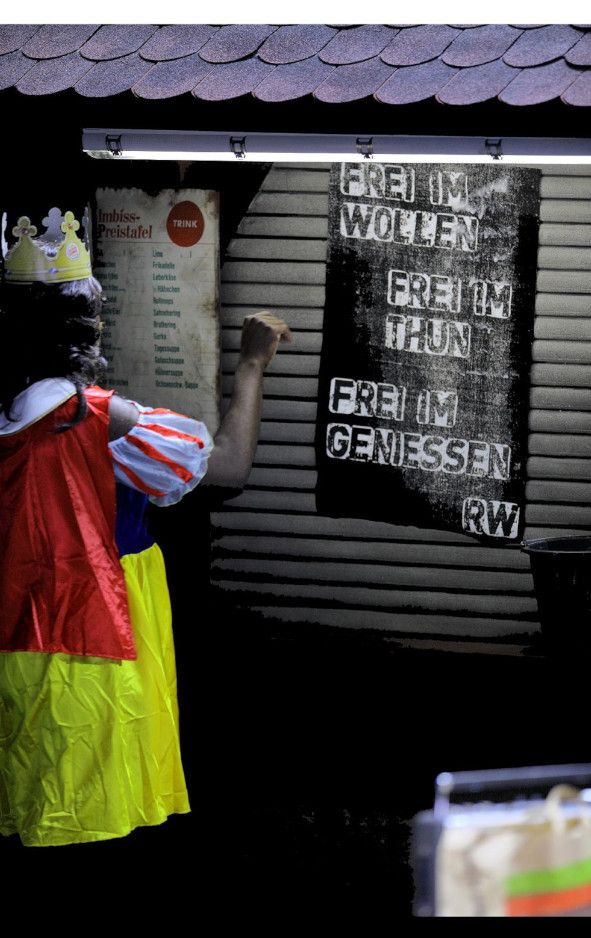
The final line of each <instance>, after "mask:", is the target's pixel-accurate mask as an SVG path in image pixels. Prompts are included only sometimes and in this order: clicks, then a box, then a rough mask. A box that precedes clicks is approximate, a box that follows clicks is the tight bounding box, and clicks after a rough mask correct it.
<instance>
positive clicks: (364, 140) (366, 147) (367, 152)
mask: <svg viewBox="0 0 591 938" xmlns="http://www.w3.org/2000/svg"><path fill="white" fill-rule="evenodd" d="M356 143H357V152H358V153H362V154H363V159H364V160H371V159H373V137H357V141H356Z"/></svg>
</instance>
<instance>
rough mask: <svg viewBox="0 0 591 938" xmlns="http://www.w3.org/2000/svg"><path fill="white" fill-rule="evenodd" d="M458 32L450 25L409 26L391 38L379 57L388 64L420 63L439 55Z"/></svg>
mask: <svg viewBox="0 0 591 938" xmlns="http://www.w3.org/2000/svg"><path fill="white" fill-rule="evenodd" d="M459 34H460V31H459V30H458V29H452V27H451V26H436V25H433V26H410V27H409V28H408V29H405V30H404V31H402V32H400V33H399V34H398V35H397V36H396V38H395V39H393V40H392V42H391V43H390V45H389V46H388V47H387V48H386V49H384V51H383V52H382V55H381V58H382V60H383V61H384V62H386V63H387V64H388V65H421V64H422V63H423V62H428V61H429V60H430V59H436V58H437V56H438V55H441V53H442V52H444V50H445V49H447V47H448V46H449V44H450V42H453V40H454V39H455V38H456V36H458V35H459Z"/></svg>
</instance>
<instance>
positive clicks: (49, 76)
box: [16, 52, 92, 94]
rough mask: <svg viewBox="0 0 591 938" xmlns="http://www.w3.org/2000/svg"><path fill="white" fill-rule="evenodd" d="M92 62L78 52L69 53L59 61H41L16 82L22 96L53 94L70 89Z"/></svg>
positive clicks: (89, 67)
mask: <svg viewBox="0 0 591 938" xmlns="http://www.w3.org/2000/svg"><path fill="white" fill-rule="evenodd" d="M91 68H92V62H89V61H88V59H84V58H82V56H81V55H80V53H79V52H70V54H69V55H63V56H60V58H59V59H42V60H41V61H40V62H37V63H36V64H35V65H34V66H33V68H31V69H29V71H28V72H26V74H25V75H24V76H23V77H22V78H21V79H20V81H19V82H17V85H16V87H17V88H18V90H19V91H21V92H22V93H23V94H55V93H56V92H57V91H65V90H66V88H71V87H72V85H75V84H76V82H77V81H78V80H79V79H80V78H82V76H83V75H85V74H86V72H88V71H89V69H91Z"/></svg>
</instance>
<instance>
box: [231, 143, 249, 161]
mask: <svg viewBox="0 0 591 938" xmlns="http://www.w3.org/2000/svg"><path fill="white" fill-rule="evenodd" d="M230 149H231V151H232V153H233V154H234V156H235V157H236V159H237V160H244V159H246V137H230Z"/></svg>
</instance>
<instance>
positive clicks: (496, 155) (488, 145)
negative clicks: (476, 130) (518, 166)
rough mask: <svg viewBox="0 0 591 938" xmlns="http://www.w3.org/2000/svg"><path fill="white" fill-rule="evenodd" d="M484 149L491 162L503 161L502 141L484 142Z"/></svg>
mask: <svg viewBox="0 0 591 938" xmlns="http://www.w3.org/2000/svg"><path fill="white" fill-rule="evenodd" d="M484 148H485V150H486V152H487V153H488V155H489V156H490V157H492V159H493V160H502V159H503V141H502V140H501V139H500V138H499V139H498V140H488V139H487V140H485V141H484Z"/></svg>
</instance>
